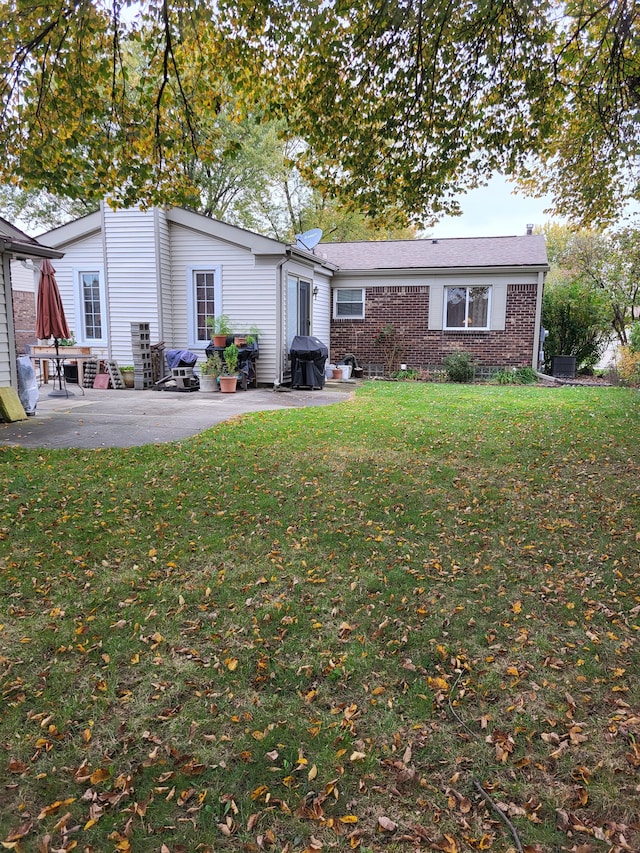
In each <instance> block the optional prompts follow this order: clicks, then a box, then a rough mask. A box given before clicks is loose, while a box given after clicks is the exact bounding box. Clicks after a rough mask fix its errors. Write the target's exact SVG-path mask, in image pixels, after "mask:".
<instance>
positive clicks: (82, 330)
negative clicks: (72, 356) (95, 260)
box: [73, 264, 109, 347]
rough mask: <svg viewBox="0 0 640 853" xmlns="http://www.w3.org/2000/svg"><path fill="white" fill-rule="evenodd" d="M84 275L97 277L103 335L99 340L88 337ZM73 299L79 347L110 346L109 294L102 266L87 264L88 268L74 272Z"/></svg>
mask: <svg viewBox="0 0 640 853" xmlns="http://www.w3.org/2000/svg"><path fill="white" fill-rule="evenodd" d="M83 275H97V276H98V287H99V296H100V321H101V326H102V329H101V331H102V334H101V335H100V337H99V338H90V337H88V336H87V329H86V317H85V313H84V295H83V282H82V277H83ZM73 299H74V308H75V314H76V322H75V329H74V330H73V333H74V335H75V339H76V341H77V343H78V345H79V346H88V347H100V346H102V347H106V346H108V342H109V341H108V337H109V333H108V318H107V294H106V288H105V281H104V270H103V268H102V267H101V266H94V265H93V264H87V266H86V267H84V266H83V267H78V268H75V269H74V270H73Z"/></svg>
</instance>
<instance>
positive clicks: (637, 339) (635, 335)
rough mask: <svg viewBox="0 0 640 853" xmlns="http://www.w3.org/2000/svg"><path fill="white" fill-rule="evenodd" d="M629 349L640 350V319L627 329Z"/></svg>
mask: <svg viewBox="0 0 640 853" xmlns="http://www.w3.org/2000/svg"><path fill="white" fill-rule="evenodd" d="M629 349H630V350H631V352H640V320H638V321H637V322H635V323H633V324H632V325H631V328H630V329H629Z"/></svg>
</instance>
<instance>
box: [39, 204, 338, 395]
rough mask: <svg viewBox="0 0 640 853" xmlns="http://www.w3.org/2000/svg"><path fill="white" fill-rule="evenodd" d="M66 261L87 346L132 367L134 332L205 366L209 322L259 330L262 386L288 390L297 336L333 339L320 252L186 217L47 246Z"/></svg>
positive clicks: (65, 290)
mask: <svg viewBox="0 0 640 853" xmlns="http://www.w3.org/2000/svg"><path fill="white" fill-rule="evenodd" d="M39 240H40V242H42V243H43V244H45V245H47V246H50V247H52V248H55V249H57V250H59V251H61V252H64V258H63V259H61V260H60V261H59V262H58V263H57V264H55V268H56V280H57V283H58V288H59V290H60V294H61V297H62V301H63V304H64V307H65V314H66V316H67V321H68V323H69V327H70V328H71V329H73V331H74V335H75V338H76V341H77V343H78V345H81V346H90V347H91V348H92V353H94V354H96V355H97V356H102V357H105V358H109V359H114V360H116V361H117V362H118V363H119V365H120V366H125V365H130V364H133V355H132V341H131V323H136V324H139V323H149V327H150V339H151V343H154V342H160V341H162V342H164V345H165V348H166V349H189V350H191V351H192V352H194V353H197V354H198V355H199V356H201V357H202V358H204V351H205V348H206V347H207V345H208V343H209V341H210V333H209V331H208V329H207V324H206V320H207V318H208V317H211V316H216V315H220V314H225V315H227V316H228V317H229V318H230V319H231V322H232V324H233V326H234V329H236V330H238V331H241V330H243V329H244V330H248V329H249V327H251V326H255V327H257V328H258V329H259V330H260V336H259V345H260V357H259V360H258V363H257V380H258V382H259V383H260V384H265V385H273V384H274V383H275V384H280V383H282V382H285V381H286V380H287V377H288V375H289V372H290V362H289V358H288V353H289V347H290V344H291V341H292V340H293V337H294V336H295V335H297V334H303V335H309V334H313V335H315V336H316V337H318V338H320V339H321V340H323V341H328V340H329V335H330V328H329V325H330V300H331V290H330V279H331V276H332V274H333V271H334V266H333V264H331V263H330V262H329V261H321V260H320V259H319V258H318V257H317V256H316V255H314V254H313V253H312V252H310V251H308V250H306V249H302V248H300V247H298V246H292V245H287V244H285V243H281V242H279V241H277V240H273V239H271V238H269V237H263V236H261V235H259V234H254V233H252V232H250V231H246V230H244V229H242V228H238V227H236V226H233V225H228V224H226V223H224V222H220V221H218V220H215V219H211V218H210V217H207V216H203V215H201V214H198V213H194V212H192V211H189V210H185V209H183V208H177V207H174V208H168V209H160V208H152V209H150V210H141V209H139V208H129V209H119V210H112V209H111V208H110V207H109V206H108V205H107V204H103V205H102V206H101V207H100V210H98V211H97V212H95V213H92V214H89V215H88V216H85V217H82V218H80V219H76V220H74V221H73V222H70V223H68V224H66V225H63V226H61V227H59V228H55V229H53V230H52V231H49V232H47V233H46V234H43V235H41V236H40V237H39Z"/></svg>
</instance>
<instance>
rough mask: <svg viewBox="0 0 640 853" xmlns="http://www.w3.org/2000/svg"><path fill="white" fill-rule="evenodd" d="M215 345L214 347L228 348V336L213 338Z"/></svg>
mask: <svg viewBox="0 0 640 853" xmlns="http://www.w3.org/2000/svg"><path fill="white" fill-rule="evenodd" d="M213 345H214V347H226V345H227V336H226V335H214V336H213Z"/></svg>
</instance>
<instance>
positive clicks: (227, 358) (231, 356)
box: [220, 344, 239, 394]
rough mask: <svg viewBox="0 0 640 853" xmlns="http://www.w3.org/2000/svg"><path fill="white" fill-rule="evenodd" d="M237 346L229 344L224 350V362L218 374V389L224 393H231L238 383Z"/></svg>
mask: <svg viewBox="0 0 640 853" xmlns="http://www.w3.org/2000/svg"><path fill="white" fill-rule="evenodd" d="M238 356H239V352H238V347H237V346H236V345H235V344H229V346H228V347H225V350H224V364H223V366H222V373H221V374H220V390H221V391H223V392H224V393H225V394H233V392H234V391H235V390H236V387H237V384H238Z"/></svg>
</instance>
